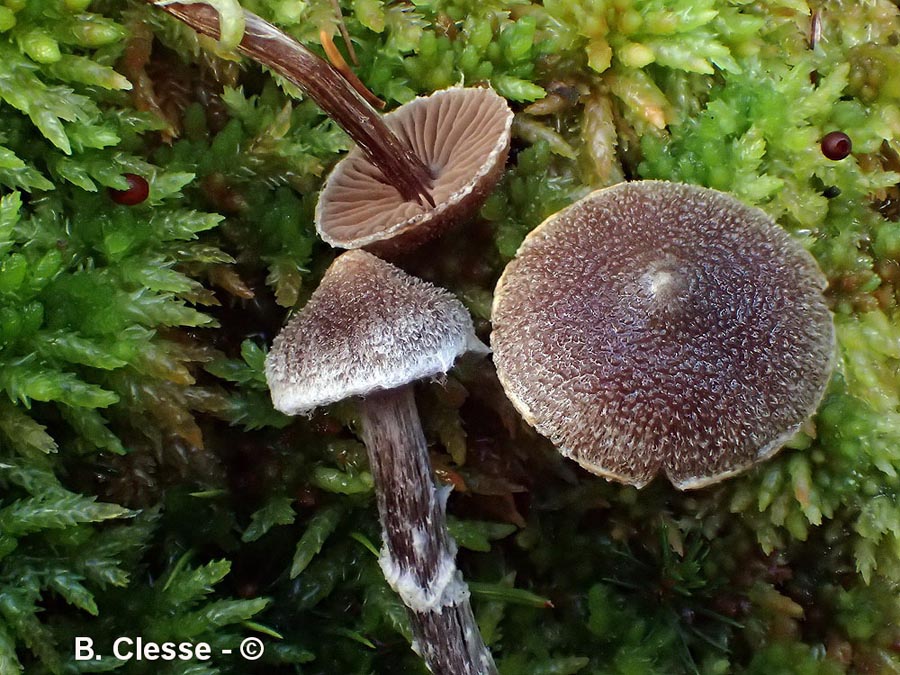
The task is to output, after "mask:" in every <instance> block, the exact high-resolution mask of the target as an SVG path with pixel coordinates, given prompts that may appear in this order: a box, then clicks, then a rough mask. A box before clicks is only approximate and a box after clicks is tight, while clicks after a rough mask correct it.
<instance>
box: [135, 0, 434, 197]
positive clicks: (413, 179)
mask: <svg viewBox="0 0 900 675" xmlns="http://www.w3.org/2000/svg"><path fill="white" fill-rule="evenodd" d="M147 2H149V3H150V4H152V5H154V6H155V7H158V8H159V9H161V10H163V11H164V12H167V13H169V14H171V15H172V16H174V17H175V18H177V19H178V20H179V21H183V22H184V23H186V24H187V25H188V26H190V27H191V28H193V29H194V30H195V31H197V32H198V33H202V34H203V35H209V36H211V37H213V38H215V39H219V15H218V13H217V12H216V10H214V9H213V8H212V7H210V6H209V5H206V4H203V3H196V4H190V5H185V4H180V3H172V4H166V5H157V4H156V3H155V2H154V1H153V0H147ZM244 20H245V23H246V27H245V29H244V35H243V38H242V39H241V43H240V44H239V45H238V51H240V52H241V53H243V54H246V55H247V56H249V57H250V58H252V59H254V60H256V61H258V62H260V63H262V64H263V65H265V66H268V67H269V68H271V69H272V70H274V71H275V72H276V73H278V74H279V75H281V76H283V77H284V78H286V79H288V80H290V81H291V82H293V83H294V84H296V85H297V86H298V87H300V88H301V89H302V90H303V91H304V92H306V94H307V95H308V96H309V97H310V98H311V99H313V100H314V101H315V102H316V103H317V104H318V105H319V107H320V108H322V110H324V111H325V112H326V113H327V114H328V115H329V116H330V117H331V118H332V119H334V121H335V122H337V123H338V124H339V125H340V126H341V127H342V128H343V129H344V131H346V132H347V133H348V134H349V135H350V137H351V138H352V139H353V140H354V141H355V142H356V144H357V145H359V147H360V148H361V149H362V151H363V152H364V153H365V154H366V156H367V157H368V158H369V160H370V161H371V162H372V164H374V165H375V166H376V167H378V169H380V170H381V173H382V175H383V176H384V179H385V181H386V182H387V183H389V184H390V185H393V186H394V187H395V188H396V189H397V191H398V192H399V193H400V194H401V195H403V198H404V199H406V200H409V201H417V202H419V203H422V202H423V201H424V202H428V203H429V204H431V205H432V206H434V200H433V199H432V197H431V193H430V192H429V190H430V187H431V174H430V172H429V170H428V168H427V167H426V166H425V165H424V164H423V163H422V160H421V159H420V158H419V157H417V156H416V155H415V154H414V153H413V152H412V150H410V149H409V148H408V147H407V146H406V144H405V143H403V142H402V141H401V140H400V139H399V138H397V136H396V135H394V133H393V132H392V131H391V130H390V129H389V128H388V127H387V125H386V124H385V123H384V120H382V119H381V116H380V115H379V114H378V113H377V112H376V111H375V110H373V109H372V107H371V106H370V105H368V104H367V103H366V102H365V101H363V100H362V99H361V98H360V97H359V96H358V95H357V94H356V92H355V91H354V90H353V89H352V88H351V87H350V86H349V85H348V83H347V81H346V80H345V79H344V76H343V75H341V73H340V72H339V71H338V70H337V69H336V68H334V67H333V66H332V65H331V64H329V63H328V62H327V61H325V60H324V59H321V58H319V57H318V56H317V55H315V54H313V53H312V52H311V51H309V50H308V49H306V47H304V46H303V45H301V44H300V43H299V42H297V41H296V40H294V39H293V38H291V37H290V36H288V35H286V34H285V33H283V32H282V31H280V30H278V29H277V28H276V27H275V26H273V25H272V24H270V23H268V22H267V21H264V20H263V19H261V18H260V17H258V16H256V15H255V14H253V13H252V12H247V11H245V12H244Z"/></svg>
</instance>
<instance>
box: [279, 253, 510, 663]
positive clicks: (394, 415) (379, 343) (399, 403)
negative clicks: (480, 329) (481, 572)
mask: <svg viewBox="0 0 900 675" xmlns="http://www.w3.org/2000/svg"><path fill="white" fill-rule="evenodd" d="M468 350H473V351H481V352H484V351H487V348H486V347H485V346H484V345H483V344H481V342H479V341H478V339H477V338H476V337H475V334H474V331H473V328H472V320H471V318H470V317H469V314H468V312H467V311H466V310H465V308H464V307H463V305H462V304H461V303H460V302H459V301H458V300H457V299H456V298H454V297H453V296H452V295H450V294H449V293H447V292H446V291H443V290H441V289H438V288H436V287H434V286H432V285H431V284H429V283H427V282H425V281H421V280H419V279H416V278H415V277H412V276H410V275H408V274H406V273H405V272H403V271H401V270H399V269H398V268H396V267H394V266H393V265H391V264H390V263H387V262H384V261H382V260H380V259H378V258H376V257H375V256H373V255H371V254H369V253H366V252H364V251H348V252H347V253H344V254H343V255H341V256H339V257H338V258H337V259H336V260H335V261H334V263H333V264H332V265H331V267H329V268H328V270H327V271H326V272H325V275H324V277H323V278H322V281H321V284H320V285H319V287H318V288H317V289H316V291H315V292H314V293H313V294H312V297H311V298H310V300H309V302H308V303H307V304H306V306H305V307H304V308H303V309H302V310H301V311H300V312H299V313H297V314H296V315H295V316H294V317H293V318H292V319H291V321H290V322H289V323H288V324H287V325H286V326H285V327H284V329H283V330H282V331H281V333H280V334H279V335H278V337H276V338H275V342H274V344H273V346H272V351H271V352H270V354H269V356H268V359H267V361H266V378H267V380H268V383H269V389H270V391H271V394H272V401H273V403H274V405H275V407H276V408H277V409H278V410H280V411H282V412H284V413H287V414H290V415H296V414H302V413H307V412H309V411H311V410H312V409H314V408H316V407H318V406H321V405H325V404H328V403H333V402H336V401H340V400H343V399H345V398H348V397H351V396H358V397H360V409H361V412H362V436H363V440H364V442H365V444H366V448H367V449H368V455H369V463H370V466H371V469H372V474H373V477H374V482H375V492H376V497H377V502H378V511H379V514H380V517H381V525H382V530H383V538H384V546H383V548H382V553H381V557H380V559H379V562H380V564H381V568H382V570H383V571H384V574H385V577H386V578H387V580H388V583H390V585H391V587H392V588H393V589H394V590H395V591H397V593H399V595H400V597H401V598H402V599H403V602H404V603H405V604H406V606H407V608H408V609H409V613H410V619H411V623H412V629H413V637H414V641H413V647H414V648H415V649H416V651H417V652H418V653H419V654H420V655H421V656H422V657H423V659H424V660H425V663H426V664H427V665H428V667H429V668H430V670H431V671H432V672H433V673H436V674H437V675H490V674H492V673H496V669H495V667H494V662H493V660H492V658H491V655H490V652H489V651H488V650H487V647H485V645H484V642H483V640H482V638H481V635H480V633H479V631H478V627H477V625H476V623H475V619H474V617H473V615H472V609H471V606H470V605H469V591H468V588H467V586H466V583H465V581H463V579H462V575H461V574H460V572H459V571H458V570H457V568H456V563H455V556H456V545H455V543H454V542H453V539H452V538H451V537H450V534H449V532H448V531H447V525H446V517H445V507H446V499H447V495H448V494H449V489H443V490H438V489H436V488H435V484H434V479H433V477H432V469H431V462H430V459H429V456H428V449H427V447H426V445H425V437H424V435H423V432H422V427H421V424H420V422H419V416H418V412H417V411H416V404H415V400H414V397H413V389H412V384H411V383H413V382H415V381H417V380H421V379H426V378H434V377H439V376H441V375H443V374H444V373H446V372H447V371H448V370H449V369H450V368H451V366H452V365H453V362H454V361H455V360H456V358H457V356H459V355H460V354H462V353H464V352H466V351H468Z"/></svg>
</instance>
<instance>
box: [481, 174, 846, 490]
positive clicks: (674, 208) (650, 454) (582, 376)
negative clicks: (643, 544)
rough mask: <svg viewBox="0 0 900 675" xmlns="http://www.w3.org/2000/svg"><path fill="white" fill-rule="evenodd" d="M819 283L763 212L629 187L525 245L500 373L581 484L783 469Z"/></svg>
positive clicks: (811, 396)
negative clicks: (574, 465)
mask: <svg viewBox="0 0 900 675" xmlns="http://www.w3.org/2000/svg"><path fill="white" fill-rule="evenodd" d="M825 284H826V281H825V278H824V276H823V275H822V272H821V271H820V270H819V268H818V267H817V265H816V263H815V261H814V260H813V258H812V256H810V255H809V254H808V253H807V252H806V251H805V250H804V249H803V248H802V247H801V246H800V245H799V244H797V243H796V242H795V241H794V240H793V239H791V238H790V237H789V236H788V235H787V234H786V233H785V232H784V231H783V230H782V229H780V228H779V227H778V226H777V225H776V224H775V223H774V222H773V221H772V220H771V219H770V218H769V217H768V216H766V214H764V213H763V212H762V211H760V210H758V209H755V208H750V207H748V206H745V205H744V204H742V203H741V202H739V201H737V200H736V199H734V198H733V197H731V196H729V195H726V194H724V193H721V192H717V191H715V190H709V189H706V188H700V187H694V186H689V185H680V184H675V183H666V182H662V181H642V182H634V183H622V184H619V185H616V186H614V187H611V188H608V189H605V190H600V191H598V192H594V193H593V194H591V195H589V196H588V197H586V198H584V199H583V200H581V201H580V202H578V203H576V204H574V205H573V206H571V207H569V208H567V209H565V210H563V211H561V212H560V213H558V214H556V215H555V216H552V217H551V218H549V219H548V220H546V221H545V222H544V223H543V224H541V225H540V226H539V227H538V228H537V229H536V230H534V231H533V232H532V233H531V234H530V235H529V236H528V238H527V239H526V240H525V242H524V243H523V244H522V246H521V248H520V249H519V251H518V253H517V254H516V258H515V260H513V261H512V262H511V263H510V264H509V266H508V267H507V268H506V271H505V272H504V274H503V276H502V278H501V279H500V282H499V284H498V286H497V291H496V295H495V299H494V307H493V323H494V332H493V335H492V337H491V346H492V347H493V350H494V362H495V364H496V366H497V372H498V374H499V376H500V381H501V382H502V384H503V387H504V389H505V390H506V392H507V395H508V396H509V397H510V399H511V400H512V402H513V404H514V405H515V406H516V407H517V408H518V410H519V411H520V412H521V413H522V415H523V416H524V417H525V419H526V420H527V421H528V422H529V423H530V424H532V425H533V426H534V427H535V428H536V429H537V430H538V431H539V432H540V433H542V434H544V435H545V436H547V437H549V438H550V439H551V440H552V441H553V443H554V444H555V445H556V446H557V447H558V448H559V450H560V451H561V452H562V453H563V454H564V455H566V456H568V457H571V458H572V459H574V460H576V461H577V462H578V463H579V464H581V465H582V466H583V467H584V468H586V469H588V470H589V471H592V472H594V473H596V474H599V475H601V476H606V477H608V478H613V479H615V480H619V481H623V482H625V483H630V484H632V485H636V486H638V487H641V486H643V485H645V484H646V483H648V482H649V481H650V480H651V479H652V478H653V477H654V476H655V475H656V474H657V473H658V472H659V471H664V472H665V473H666V475H668V477H669V479H670V480H671V481H672V483H673V484H675V486H676V487H678V488H680V489H691V488H697V487H702V486H704V485H708V484H710V483H714V482H717V481H719V480H721V479H722V478H725V477H727V476H730V475H733V474H735V473H737V472H739V471H741V470H743V469H745V468H747V467H749V466H750V465H751V464H753V463H754V462H757V461H760V460H762V459H765V458H767V457H769V456H771V455H773V454H774V453H775V452H777V451H778V449H779V448H780V447H781V446H782V444H783V443H784V442H785V441H786V440H787V439H788V438H789V437H790V436H791V435H792V434H793V433H794V432H795V431H796V430H797V429H798V427H799V426H800V424H801V423H802V422H803V421H804V420H805V419H806V418H807V417H808V416H809V415H811V414H812V413H813V412H814V410H815V408H816V407H817V406H818V403H819V401H820V399H821V397H822V394H823V392H824V389H825V385H826V383H827V381H828V378H829V374H830V372H831V369H832V362H833V353H834V327H833V323H832V318H831V315H830V313H829V311H828V308H827V307H826V305H825V300H824V297H823V295H822V290H823V289H824V288H825Z"/></svg>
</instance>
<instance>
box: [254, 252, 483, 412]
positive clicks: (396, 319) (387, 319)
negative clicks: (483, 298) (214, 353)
mask: <svg viewBox="0 0 900 675" xmlns="http://www.w3.org/2000/svg"><path fill="white" fill-rule="evenodd" d="M470 350H474V351H482V352H484V351H486V348H485V346H484V345H483V344H481V342H479V341H478V339H477V338H476V337H475V333H474V330H473V327H472V319H471V317H470V316H469V313H468V311H467V310H466V308H465V307H464V306H463V305H462V303H461V302H460V301H459V300H457V299H456V298H455V297H454V296H453V295H451V294H450V293H448V292H447V291H445V290H443V289H440V288H437V287H435V286H433V285H432V284H429V283H428V282H425V281H422V280H420V279H417V278H415V277H413V276H410V275H409V274H406V273H405V272H403V271H402V270H400V269H399V268H397V267H395V266H394V265H391V264H390V263H387V262H385V261H383V260H380V259H378V258H376V257H375V256H373V255H371V254H369V253H366V252H364V251H348V252H346V253H344V254H342V255H340V256H338V257H337V258H336V259H335V261H334V262H333V263H332V264H331V266H330V267H329V268H328V269H327V270H326V272H325V275H324V276H323V277H322V281H321V282H320V284H319V286H318V288H316V290H315V291H314V292H313V294H312V296H311V297H310V299H309V301H308V302H307V303H306V305H305V306H304V307H303V309H301V310H300V311H299V312H297V313H296V314H295V315H294V316H293V317H292V318H291V320H290V321H289V322H288V323H287V325H286V326H285V327H284V328H283V329H282V330H281V332H280V333H279V334H278V336H277V337H276V338H275V341H274V343H273V344H272V350H271V351H270V352H269V356H268V357H267V359H266V379H267V381H268V383H269V390H270V392H271V394H272V402H273V404H274V405H275V408H276V409H278V410H280V411H281V412H284V413H287V414H290V415H295V414H300V413H306V412H308V411H310V410H312V409H314V408H317V407H319V406H321V405H326V404H328V403H335V402H337V401H341V400H343V399H345V398H348V397H351V396H362V395H365V394H367V393H369V392H371V391H374V390H377V389H393V388H396V387H400V386H402V385H405V384H409V383H410V382H414V381H416V380H420V379H424V378H429V377H435V376H438V375H442V374H444V373H446V372H447V371H448V370H449V369H450V368H451V367H452V365H453V362H454V361H455V360H456V358H457V357H458V356H459V355H460V354H462V353H464V352H466V351H470Z"/></svg>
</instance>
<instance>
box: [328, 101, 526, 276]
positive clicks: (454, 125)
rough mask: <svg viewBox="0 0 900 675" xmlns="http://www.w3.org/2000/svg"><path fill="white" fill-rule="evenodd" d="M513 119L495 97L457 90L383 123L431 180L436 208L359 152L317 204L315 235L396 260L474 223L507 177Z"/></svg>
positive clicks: (416, 103)
mask: <svg viewBox="0 0 900 675" xmlns="http://www.w3.org/2000/svg"><path fill="white" fill-rule="evenodd" d="M512 120H513V114H512V111H511V110H510V109H509V105H507V103H506V100H505V99H504V98H502V97H501V96H499V95H498V94H497V93H496V92H494V90H493V89H490V88H478V87H469V88H463V87H452V88H450V89H443V90H441V91H437V92H435V93H433V94H431V95H430V96H426V97H420V98H417V99H415V100H413V101H410V102H409V103H407V104H405V105H403V106H400V107H399V108H397V110H395V111H393V112H391V113H389V114H387V115H385V117H384V121H385V123H386V124H387V126H388V127H389V128H390V129H391V130H392V131H394V132H395V133H396V134H397V137H398V138H400V139H401V140H402V141H403V142H405V143H406V144H407V145H408V146H409V147H410V148H411V149H412V151H413V153H414V154H415V155H416V156H417V157H419V158H421V159H422V161H423V162H425V165H426V166H427V167H428V169H429V170H430V172H431V176H432V184H431V195H432V197H433V198H434V202H435V204H434V205H433V206H430V205H427V204H421V203H417V202H412V201H409V200H404V199H403V198H402V197H401V195H399V194H398V193H397V191H396V190H394V189H393V188H392V187H391V186H389V185H385V184H384V181H383V179H382V178H381V172H380V171H379V170H378V169H377V168H376V167H374V166H373V165H372V163H371V162H370V161H369V158H368V157H366V156H365V155H364V154H363V153H362V152H361V151H360V150H359V149H356V148H354V149H353V150H351V151H350V153H349V154H348V155H347V156H346V157H345V158H344V159H343V160H341V162H340V163H339V164H338V165H337V166H336V167H335V169H334V171H332V173H331V175H330V176H329V177H328V180H327V181H326V183H325V187H324V189H323V190H322V193H321V195H320V196H319V203H318V206H317V207H316V227H317V229H318V231H319V234H320V235H321V237H322V239H324V240H325V241H326V242H328V243H329V244H331V245H332V246H336V247H338V248H365V249H366V250H368V251H371V252H372V253H376V254H378V255H380V256H382V257H389V258H396V257H397V256H398V255H399V254H401V253H403V252H405V251H408V250H410V249H411V248H412V247H415V246H417V245H419V244H422V243H424V242H426V241H428V240H429V239H433V238H436V237H438V236H439V235H441V234H443V233H444V232H446V231H447V230H448V229H449V228H451V227H453V226H454V225H456V224H458V223H460V222H462V221H464V220H466V219H468V218H470V217H471V216H472V215H474V213H475V212H477V211H478V209H479V208H480V207H481V205H482V204H483V203H484V200H485V199H486V198H487V196H488V194H490V192H491V190H493V188H494V186H495V185H496V184H497V181H498V180H500V176H501V175H502V173H503V168H504V165H505V163H506V157H507V155H508V154H509V138H510V128H511V125H512Z"/></svg>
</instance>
